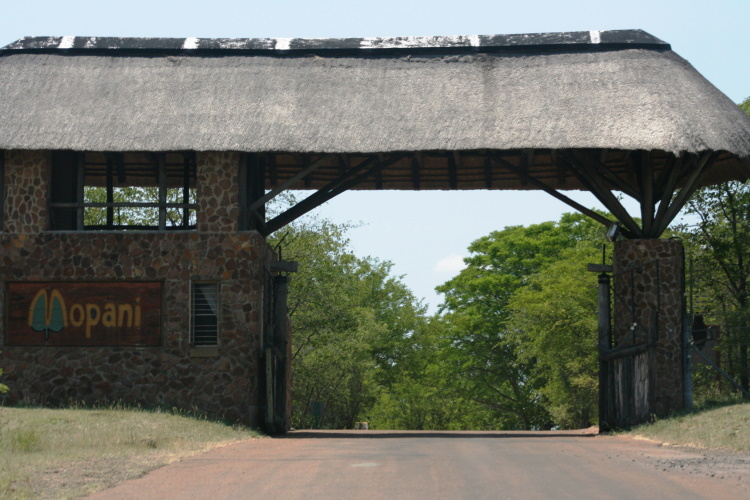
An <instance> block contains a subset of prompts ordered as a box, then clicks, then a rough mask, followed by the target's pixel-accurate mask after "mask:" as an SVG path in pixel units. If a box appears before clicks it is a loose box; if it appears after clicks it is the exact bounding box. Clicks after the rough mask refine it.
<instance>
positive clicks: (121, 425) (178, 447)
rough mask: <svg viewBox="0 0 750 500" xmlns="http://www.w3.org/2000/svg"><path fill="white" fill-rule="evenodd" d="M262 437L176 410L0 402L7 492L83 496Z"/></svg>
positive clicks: (1, 481)
mask: <svg viewBox="0 0 750 500" xmlns="http://www.w3.org/2000/svg"><path fill="white" fill-rule="evenodd" d="M258 436H259V434H258V433H256V432H254V431H251V430H248V429H246V428H242V427H236V426H229V425H225V424H222V423H219V422H213V421H209V420H205V419H196V418H192V417H188V416H184V415H178V414H174V413H172V412H169V411H158V410H157V411H144V410H140V409H127V408H122V407H110V408H96V409H46V408H6V407H0V498H9V499H10V498H12V499H15V498H77V497H80V496H83V495H86V494H89V493H92V492H94V491H97V490H101V489H104V488H107V487H109V486H112V485H114V484H116V483H119V482H121V481H124V480H126V479H132V478H135V477H138V476H141V475H143V474H144V473H145V472H147V471H149V470H152V469H155V468H157V467H160V466H162V465H165V464H168V463H171V462H174V461H176V460H179V459H181V458H184V457H187V456H190V455H194V454H196V453H200V452H203V451H207V450H210V449H212V448H215V447H218V446H223V445H226V444H230V443H233V442H237V441H241V440H245V439H250V438H253V437H258Z"/></svg>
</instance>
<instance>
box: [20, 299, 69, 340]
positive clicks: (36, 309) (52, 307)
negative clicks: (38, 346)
mask: <svg viewBox="0 0 750 500" xmlns="http://www.w3.org/2000/svg"><path fill="white" fill-rule="evenodd" d="M29 326H30V327H31V328H32V329H33V330H34V331H35V332H44V340H49V335H50V332H55V333H57V332H59V331H60V330H62V329H63V328H65V327H66V326H68V313H67V309H66V307H65V299H64V298H63V296H62V294H61V293H60V290H57V289H53V290H52V292H50V293H49V294H48V293H47V290H46V289H44V288H42V289H41V290H39V292H38V293H37V294H36V296H34V300H32V301H31V305H30V306H29Z"/></svg>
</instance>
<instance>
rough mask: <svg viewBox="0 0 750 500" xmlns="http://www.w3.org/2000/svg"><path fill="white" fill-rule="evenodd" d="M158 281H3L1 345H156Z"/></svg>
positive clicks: (158, 334)
mask: <svg viewBox="0 0 750 500" xmlns="http://www.w3.org/2000/svg"><path fill="white" fill-rule="evenodd" d="M161 295H162V293H161V283H160V282H91V283H41V282H40V283H8V285H7V290H6V297H7V303H6V311H7V315H6V317H7V322H6V330H5V332H6V335H5V344H6V345H18V346H21V345H23V346H159V345H160V344H161V343H160V339H161V335H160V334H161Z"/></svg>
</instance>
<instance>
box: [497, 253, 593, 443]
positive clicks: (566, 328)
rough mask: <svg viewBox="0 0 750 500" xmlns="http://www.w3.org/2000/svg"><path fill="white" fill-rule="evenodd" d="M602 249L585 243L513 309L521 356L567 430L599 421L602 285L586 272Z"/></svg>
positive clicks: (535, 282) (542, 275)
mask: <svg viewBox="0 0 750 500" xmlns="http://www.w3.org/2000/svg"><path fill="white" fill-rule="evenodd" d="M596 246H597V245H596V244H595V243H594V242H593V241H584V242H579V244H578V245H577V246H576V247H574V248H570V249H567V250H565V251H563V252H562V253H561V254H560V255H559V260H557V261H556V262H554V263H552V264H550V265H549V266H547V267H545V268H544V269H542V270H541V271H540V272H539V273H538V274H536V275H534V276H531V277H530V278H529V282H528V286H526V287H524V288H523V289H521V290H519V291H518V292H517V293H516V294H515V295H514V296H513V298H512V299H511V301H510V305H509V307H510V309H511V318H510V321H509V323H510V326H511V332H512V333H511V335H513V336H515V338H516V343H517V345H518V346H520V347H521V348H520V349H519V350H518V355H519V356H520V357H522V358H524V359H525V360H526V361H534V362H535V363H534V364H533V367H534V368H533V372H534V374H535V376H536V377H538V378H539V379H540V380H542V381H543V384H542V386H541V388H540V391H541V393H542V394H543V395H544V396H545V398H546V401H547V409H548V410H549V412H550V414H551V415H552V418H553V420H554V421H555V423H556V424H557V425H559V426H561V427H562V428H569V429H579V428H584V427H588V426H590V425H592V424H594V423H596V422H597V421H598V386H599V384H598V377H597V374H598V370H599V364H598V362H599V353H598V350H597V339H598V334H597V314H596V313H597V284H596V281H595V280H594V279H593V275H592V274H591V273H589V272H587V270H586V267H585V263H588V262H596V261H597V260H598V259H599V258H601V250H600V249H598V248H596Z"/></svg>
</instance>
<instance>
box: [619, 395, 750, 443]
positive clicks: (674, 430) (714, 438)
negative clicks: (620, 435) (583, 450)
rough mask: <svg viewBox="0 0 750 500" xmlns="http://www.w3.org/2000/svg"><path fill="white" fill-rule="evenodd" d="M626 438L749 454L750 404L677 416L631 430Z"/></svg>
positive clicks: (721, 407)
mask: <svg viewBox="0 0 750 500" xmlns="http://www.w3.org/2000/svg"><path fill="white" fill-rule="evenodd" d="M626 435H628V436H630V437H634V438H638V437H642V438H647V439H651V440H654V441H659V442H661V443H666V444H674V445H680V446H692V447H694V448H708V449H722V450H731V451H740V452H745V453H747V452H750V403H741V404H733V405H728V406H720V407H715V408H708V409H703V410H698V411H694V412H687V413H684V414H678V415H675V416H672V417H669V418H665V419H661V420H657V421H656V422H654V423H651V424H644V425H640V426H638V427H634V428H633V429H631V431H630V432H628V433H627V434H626Z"/></svg>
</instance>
